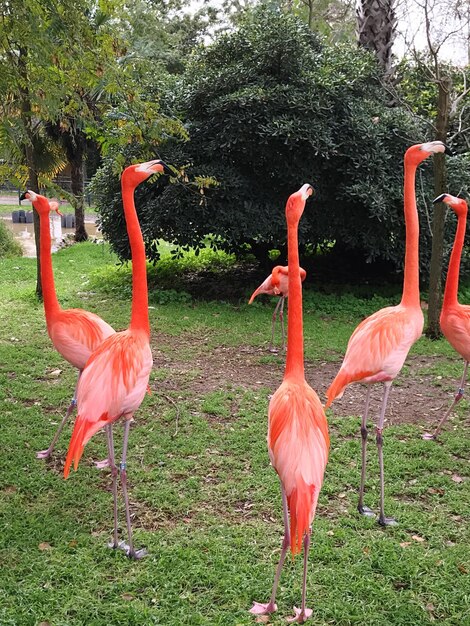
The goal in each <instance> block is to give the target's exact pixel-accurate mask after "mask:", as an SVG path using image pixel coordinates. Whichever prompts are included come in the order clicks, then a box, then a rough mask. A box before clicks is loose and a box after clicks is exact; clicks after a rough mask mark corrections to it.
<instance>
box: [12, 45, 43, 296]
mask: <svg viewBox="0 0 470 626" xmlns="http://www.w3.org/2000/svg"><path fill="white" fill-rule="evenodd" d="M27 56H28V50H27V48H25V47H23V46H22V47H20V48H19V57H18V71H19V73H20V76H21V78H22V83H21V84H20V87H19V95H20V110H21V121H22V123H23V126H24V129H25V135H26V144H25V146H24V152H25V158H26V166H27V168H28V189H31V191H35V192H36V193H39V181H38V172H37V168H36V159H35V154H34V144H33V129H32V122H31V121H32V115H33V114H32V107H31V99H30V97H29V89H28V69H27V64H26V63H27ZM33 224H34V240H35V243H36V296H37V297H38V299H39V300H42V284H41V255H40V253H39V238H40V234H39V215H38V214H37V213H36V211H33Z"/></svg>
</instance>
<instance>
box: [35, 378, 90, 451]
mask: <svg viewBox="0 0 470 626" xmlns="http://www.w3.org/2000/svg"><path fill="white" fill-rule="evenodd" d="M81 375H82V370H79V371H78V379H77V384H76V385H75V391H74V393H73V398H72V400H71V401H70V404H69V406H68V409H67V413H66V414H65V416H64V417H63V418H62V421H61V422H60V424H59V427H58V428H57V430H56V431H55V434H54V436H53V437H52V441H51V443H50V444H49V447H48V448H47V450H40V451H39V452H36V458H37V459H48V458H49V457H50V456H51V454H52V451H53V450H54V446H55V444H56V443H57V439H58V438H59V436H60V433H61V432H62V429H63V428H64V426H65V424H66V422H67V420H68V419H69V417H70V415H71V413H72V412H73V410H74V408H75V407H76V406H77V387H78V382H79V380H80V376H81Z"/></svg>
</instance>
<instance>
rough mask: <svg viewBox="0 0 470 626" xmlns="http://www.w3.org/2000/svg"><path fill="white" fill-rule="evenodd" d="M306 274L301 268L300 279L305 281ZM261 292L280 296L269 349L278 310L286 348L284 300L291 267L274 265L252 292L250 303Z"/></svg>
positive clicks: (274, 315)
mask: <svg viewBox="0 0 470 626" xmlns="http://www.w3.org/2000/svg"><path fill="white" fill-rule="evenodd" d="M306 276H307V272H306V271H305V270H304V269H302V268H300V279H301V281H302V282H304V280H305V277H306ZM261 293H266V294H268V295H269V296H280V298H279V302H278V303H277V304H276V308H275V309H274V313H273V322H272V326H271V341H270V343H269V350H271V351H272V350H273V342H274V325H275V324H276V317H277V313H278V311H279V321H280V322H281V332H282V349H283V350H284V348H285V345H286V344H285V333H284V302H285V299H286V298H287V296H288V293H289V267H288V266H287V265H276V267H273V270H272V272H271V274H270V275H269V276H268V277H267V278H266V280H264V281H263V282H262V283H261V285H260V286H259V287H258V289H255V291H254V292H253V293H252V294H251V298H250V300H249V302H248V304H251V303H252V302H253V300H254V299H255V298H256V296H259V295H260V294H261Z"/></svg>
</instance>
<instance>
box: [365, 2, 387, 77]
mask: <svg viewBox="0 0 470 626" xmlns="http://www.w3.org/2000/svg"><path fill="white" fill-rule="evenodd" d="M356 15H357V39H358V43H359V45H360V46H362V47H364V48H366V49H367V50H371V51H372V52H373V53H374V54H375V56H376V58H377V60H378V62H379V65H380V67H381V69H382V72H383V73H384V75H385V76H389V75H390V73H391V71H392V46H393V42H394V40H395V32H396V25H397V19H396V14H395V0H360V2H359V5H358V8H357V12H356Z"/></svg>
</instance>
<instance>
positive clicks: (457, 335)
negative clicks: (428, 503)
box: [423, 193, 470, 439]
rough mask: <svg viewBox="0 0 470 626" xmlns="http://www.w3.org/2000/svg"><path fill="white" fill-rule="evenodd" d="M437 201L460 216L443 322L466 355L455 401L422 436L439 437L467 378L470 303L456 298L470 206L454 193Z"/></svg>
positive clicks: (452, 342) (456, 347) (454, 343)
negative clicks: (434, 427)
mask: <svg viewBox="0 0 470 626" xmlns="http://www.w3.org/2000/svg"><path fill="white" fill-rule="evenodd" d="M436 202H445V203H446V204H448V205H449V206H450V208H451V209H452V210H453V211H454V212H455V214H456V215H457V232H456V234H455V241H454V246H453V248H452V254H451V255H450V261H449V268H448V271H447V280H446V286H445V290H444V300H443V303H442V311H441V318H440V324H441V329H442V332H443V333H444V335H445V338H446V339H447V341H448V342H449V343H450V345H451V346H452V347H453V348H454V350H456V351H457V352H458V353H459V354H460V355H461V356H462V357H463V359H464V361H465V366H464V369H463V374H462V379H461V381H460V386H459V388H458V390H457V393H456V395H455V398H454V401H453V402H452V404H451V406H450V407H449V409H448V410H447V411H446V413H445V414H444V416H443V417H442V418H441V420H440V421H439V423H438V424H437V426H436V429H435V431H434V432H433V433H432V434H430V433H425V434H424V435H423V439H436V438H437V436H438V434H439V432H440V430H441V428H442V426H443V425H444V422H445V421H446V420H447V418H448V417H449V415H450V413H451V411H452V409H453V408H454V406H455V405H456V404H457V402H459V401H460V400H461V399H462V397H463V393H464V388H465V382H466V380H467V369H468V363H469V361H470V306H469V305H468V304H459V301H458V299H457V294H458V289H459V273H460V259H461V257H462V249H463V246H464V242H465V230H466V226H467V212H468V207H467V203H466V202H465V200H464V199H462V198H457V197H455V196H451V195H450V194H448V193H443V194H442V195H440V196H439V197H438V198H436V199H435V200H434V203H436Z"/></svg>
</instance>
